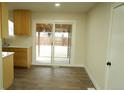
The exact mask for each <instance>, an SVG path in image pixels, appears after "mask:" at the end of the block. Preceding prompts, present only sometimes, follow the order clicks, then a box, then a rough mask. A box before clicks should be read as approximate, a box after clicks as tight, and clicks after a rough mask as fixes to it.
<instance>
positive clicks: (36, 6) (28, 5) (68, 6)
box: [8, 2, 96, 13]
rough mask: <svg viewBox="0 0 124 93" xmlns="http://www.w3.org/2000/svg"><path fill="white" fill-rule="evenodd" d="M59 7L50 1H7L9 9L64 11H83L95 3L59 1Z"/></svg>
mask: <svg viewBox="0 0 124 93" xmlns="http://www.w3.org/2000/svg"><path fill="white" fill-rule="evenodd" d="M60 4H61V6H60V7H55V6H54V3H50V2H48V3H47V2H46V3H45V2H36V3H35V2H15V3H13V2H11V3H8V7H9V10H13V9H29V10H31V11H33V12H66V13H84V12H87V11H88V10H89V9H90V8H92V7H93V6H94V5H95V4H96V3H95V2H94V3H91V2H78V3H76V2H73V3H72V2H71V3H70V2H61V3H60Z"/></svg>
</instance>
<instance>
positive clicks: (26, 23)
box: [13, 10, 31, 36]
mask: <svg viewBox="0 0 124 93" xmlns="http://www.w3.org/2000/svg"><path fill="white" fill-rule="evenodd" d="M13 16H14V34H15V35H27V36H30V35H31V11H29V10H14V13H13Z"/></svg>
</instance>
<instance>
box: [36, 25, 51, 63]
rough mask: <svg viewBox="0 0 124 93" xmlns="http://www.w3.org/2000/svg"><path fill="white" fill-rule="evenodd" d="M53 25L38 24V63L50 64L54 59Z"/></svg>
mask: <svg viewBox="0 0 124 93" xmlns="http://www.w3.org/2000/svg"><path fill="white" fill-rule="evenodd" d="M52 29H53V24H45V23H37V24H36V62H38V63H44V64H48V63H51V57H52V52H51V51H52V49H51V48H52V46H51V44H52Z"/></svg>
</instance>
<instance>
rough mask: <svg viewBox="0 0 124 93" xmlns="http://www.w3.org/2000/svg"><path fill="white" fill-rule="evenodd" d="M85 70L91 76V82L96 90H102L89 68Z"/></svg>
mask: <svg viewBox="0 0 124 93" xmlns="http://www.w3.org/2000/svg"><path fill="white" fill-rule="evenodd" d="M85 69H86V71H87V74H88V75H89V77H90V79H91V81H92V82H93V84H94V86H95V88H96V89H97V90H100V89H101V88H100V87H99V85H98V83H97V82H96V80H95V79H94V78H93V76H92V74H91V73H90V70H89V69H88V67H87V66H85Z"/></svg>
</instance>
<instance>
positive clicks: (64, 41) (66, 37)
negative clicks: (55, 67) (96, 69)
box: [54, 24, 72, 64]
mask: <svg viewBox="0 0 124 93" xmlns="http://www.w3.org/2000/svg"><path fill="white" fill-rule="evenodd" d="M71 30H72V25H70V24H55V32H54V63H55V64H69V63H70V56H71V51H70V50H71V47H70V46H71V32H72V31H71Z"/></svg>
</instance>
